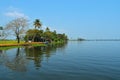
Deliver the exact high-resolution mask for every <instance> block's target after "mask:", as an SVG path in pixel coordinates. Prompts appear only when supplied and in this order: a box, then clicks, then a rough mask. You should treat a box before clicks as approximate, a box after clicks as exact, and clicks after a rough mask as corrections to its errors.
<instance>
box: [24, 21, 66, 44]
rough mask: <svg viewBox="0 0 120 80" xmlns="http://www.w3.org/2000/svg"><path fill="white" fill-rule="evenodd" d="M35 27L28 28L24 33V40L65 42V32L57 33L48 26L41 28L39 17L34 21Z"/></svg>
mask: <svg viewBox="0 0 120 80" xmlns="http://www.w3.org/2000/svg"><path fill="white" fill-rule="evenodd" d="M34 26H35V29H29V30H28V31H27V32H26V35H25V38H24V39H25V41H26V42H27V41H32V42H47V43H48V42H49V43H51V42H66V41H67V36H66V35H65V33H63V34H59V33H57V32H56V31H55V30H54V31H51V30H50V29H49V28H48V27H47V28H46V29H45V31H44V30H42V29H41V26H42V23H41V22H40V20H39V19H36V20H35V21H34Z"/></svg>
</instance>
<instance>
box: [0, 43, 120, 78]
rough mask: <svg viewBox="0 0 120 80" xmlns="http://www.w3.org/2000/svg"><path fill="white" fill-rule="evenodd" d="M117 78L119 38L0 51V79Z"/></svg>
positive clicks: (119, 55) (119, 71)
mask: <svg viewBox="0 0 120 80" xmlns="http://www.w3.org/2000/svg"><path fill="white" fill-rule="evenodd" d="M16 79H17V80H120V42H119V41H83V42H77V41H76V42H75V41H71V42H68V44H64V45H53V46H48V47H22V48H13V49H9V50H6V51H4V50H0V80H16Z"/></svg>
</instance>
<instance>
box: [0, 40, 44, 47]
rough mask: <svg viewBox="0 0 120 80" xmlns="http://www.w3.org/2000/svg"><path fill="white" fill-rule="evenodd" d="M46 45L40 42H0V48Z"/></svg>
mask: <svg viewBox="0 0 120 80" xmlns="http://www.w3.org/2000/svg"><path fill="white" fill-rule="evenodd" d="M45 45H46V44H44V43H42V42H31V43H28V42H27V43H26V42H24V41H21V42H20V43H17V41H15V40H6V41H0V47H11V46H45Z"/></svg>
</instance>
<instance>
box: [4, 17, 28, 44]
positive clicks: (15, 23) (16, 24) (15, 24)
mask: <svg viewBox="0 0 120 80" xmlns="http://www.w3.org/2000/svg"><path fill="white" fill-rule="evenodd" d="M27 26H28V20H27V19H25V18H16V19H14V20H12V21H10V22H9V23H8V24H7V25H6V28H7V30H11V31H12V32H14V34H15V36H16V39H17V41H18V43H20V34H23V33H25V29H26V27H27Z"/></svg>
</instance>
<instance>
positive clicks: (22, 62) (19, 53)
mask: <svg viewBox="0 0 120 80" xmlns="http://www.w3.org/2000/svg"><path fill="white" fill-rule="evenodd" d="M65 45H66V44H59V45H48V46H44V47H40V46H39V47H30V46H27V47H25V48H16V49H13V50H8V51H3V50H0V65H5V66H6V67H8V68H9V69H11V70H14V71H20V72H25V71H27V63H28V60H33V61H34V65H35V68H36V69H39V68H40V67H41V62H42V61H43V59H47V61H48V60H49V58H50V57H51V56H52V55H53V54H55V52H56V50H57V48H59V49H61V50H63V49H64V47H65ZM14 50H16V52H14ZM9 51H10V52H11V51H12V52H13V54H14V53H15V54H14V55H13V54H12V53H9ZM11 54H12V56H10V55H11Z"/></svg>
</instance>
